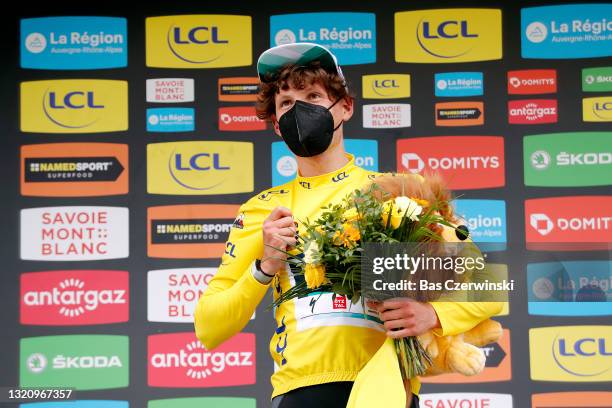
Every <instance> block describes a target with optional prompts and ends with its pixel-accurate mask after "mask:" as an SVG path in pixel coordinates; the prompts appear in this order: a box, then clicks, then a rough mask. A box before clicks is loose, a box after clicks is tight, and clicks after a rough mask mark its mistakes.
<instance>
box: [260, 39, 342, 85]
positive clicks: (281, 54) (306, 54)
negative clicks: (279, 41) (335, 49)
mask: <svg viewBox="0 0 612 408" xmlns="http://www.w3.org/2000/svg"><path fill="white" fill-rule="evenodd" d="M312 61H319V62H320V64H321V67H322V68H323V69H325V70H326V71H328V72H333V73H335V74H338V75H340V76H341V77H342V71H340V69H339V67H338V62H337V60H336V57H335V56H334V55H333V54H332V53H331V52H330V51H329V50H328V49H327V48H325V47H323V46H321V45H319V44H314V43H292V44H283V45H279V46H276V47H273V48H270V49H268V50H266V51H264V52H263V53H262V54H261V55H260V56H259V59H258V60H257V74H258V75H259V79H260V80H261V81H262V82H265V81H270V80H272V79H273V78H274V77H275V76H276V74H278V72H279V71H280V70H281V68H283V67H284V66H286V65H298V66H303V65H307V64H308V63H310V62H312Z"/></svg>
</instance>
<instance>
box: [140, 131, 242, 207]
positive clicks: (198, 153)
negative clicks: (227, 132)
mask: <svg viewBox="0 0 612 408" xmlns="http://www.w3.org/2000/svg"><path fill="white" fill-rule="evenodd" d="M250 191H253V143H250V142H234V141H232V142H168V143H152V144H149V145H147V192H148V193H150V194H176V195H209V194H233V193H246V192H250Z"/></svg>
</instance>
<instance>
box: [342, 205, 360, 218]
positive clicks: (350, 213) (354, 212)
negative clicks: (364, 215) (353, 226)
mask: <svg viewBox="0 0 612 408" xmlns="http://www.w3.org/2000/svg"><path fill="white" fill-rule="evenodd" d="M360 218H361V215H360V214H359V212H357V209H356V208H355V207H351V208H349V209H348V210H346V211H345V212H344V219H345V220H346V221H357V220H359V219H360Z"/></svg>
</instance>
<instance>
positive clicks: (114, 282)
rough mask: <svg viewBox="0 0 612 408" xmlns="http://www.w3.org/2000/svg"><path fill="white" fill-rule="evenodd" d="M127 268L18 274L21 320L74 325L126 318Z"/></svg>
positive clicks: (122, 320)
mask: <svg viewBox="0 0 612 408" xmlns="http://www.w3.org/2000/svg"><path fill="white" fill-rule="evenodd" d="M129 303H130V299H129V275H128V272H126V271H106V270H72V271H52V272H46V271H45V272H30V273H23V274H21V276H20V319H19V321H20V323H21V324H31V325H45V326H73V325H88V324H105V323H120V322H127V321H128V319H129Z"/></svg>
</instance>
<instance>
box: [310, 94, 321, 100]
mask: <svg viewBox="0 0 612 408" xmlns="http://www.w3.org/2000/svg"><path fill="white" fill-rule="evenodd" d="M308 99H310V100H311V101H316V100H318V99H321V94H320V93H318V92H312V93H310V94H308Z"/></svg>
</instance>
